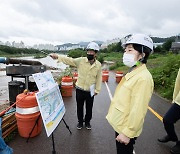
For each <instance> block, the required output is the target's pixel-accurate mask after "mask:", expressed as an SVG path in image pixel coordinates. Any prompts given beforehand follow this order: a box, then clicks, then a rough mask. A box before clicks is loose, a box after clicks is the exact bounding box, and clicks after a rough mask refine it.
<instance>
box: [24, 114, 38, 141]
mask: <svg viewBox="0 0 180 154" xmlns="http://www.w3.org/2000/svg"><path fill="white" fill-rule="evenodd" d="M40 117H41V114H39V116H38V118H37V119H36V122H35V124H34V126H33V128H32V130H31V132H30V133H29V136H28V138H27V140H26V142H27V143H28V141H29V138H30V136H31V134H32V132H33V130H34V128H35V127H36V125H38V121H39V118H40Z"/></svg>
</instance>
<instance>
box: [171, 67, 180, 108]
mask: <svg viewBox="0 0 180 154" xmlns="http://www.w3.org/2000/svg"><path fill="white" fill-rule="evenodd" d="M173 102H174V103H176V104H178V105H180V69H179V72H178V75H177V77H176V83H175V87H174V93H173Z"/></svg>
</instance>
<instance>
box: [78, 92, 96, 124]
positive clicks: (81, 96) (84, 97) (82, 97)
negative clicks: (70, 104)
mask: <svg viewBox="0 0 180 154" xmlns="http://www.w3.org/2000/svg"><path fill="white" fill-rule="evenodd" d="M93 101H94V96H93V97H91V95H90V92H87V91H83V90H80V89H76V102H77V117H78V121H79V123H83V119H84V102H86V115H85V123H89V122H90V120H91V118H92V108H93Z"/></svg>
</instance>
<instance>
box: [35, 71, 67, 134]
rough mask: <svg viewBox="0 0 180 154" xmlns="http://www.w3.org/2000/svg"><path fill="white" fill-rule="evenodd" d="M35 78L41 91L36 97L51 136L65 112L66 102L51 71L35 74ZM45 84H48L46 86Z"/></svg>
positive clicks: (46, 128)
mask: <svg viewBox="0 0 180 154" xmlns="http://www.w3.org/2000/svg"><path fill="white" fill-rule="evenodd" d="M46 73H47V74H46ZM33 78H34V80H35V82H36V84H37V85H38V89H39V92H37V93H36V99H37V102H38V106H39V109H40V112H41V116H42V120H43V124H44V127H45V130H46V133H47V136H48V137H49V136H50V135H51V133H52V132H53V131H54V130H55V129H56V127H57V126H58V124H59V123H60V121H61V120H62V118H63V116H64V114H65V111H66V110H65V106H64V102H63V99H62V96H61V93H60V90H59V86H58V85H57V83H55V81H54V79H53V77H52V75H50V74H49V72H44V73H37V74H33ZM44 82H46V83H44ZM44 85H46V88H45V87H44Z"/></svg>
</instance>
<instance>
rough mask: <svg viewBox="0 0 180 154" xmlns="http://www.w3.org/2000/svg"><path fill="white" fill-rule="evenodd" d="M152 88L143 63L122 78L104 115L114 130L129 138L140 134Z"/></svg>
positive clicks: (150, 79)
mask: <svg viewBox="0 0 180 154" xmlns="http://www.w3.org/2000/svg"><path fill="white" fill-rule="evenodd" d="M153 89H154V83H153V79H152V76H151V74H150V72H149V71H148V70H147V68H146V65H145V64H143V65H141V66H138V67H137V68H136V69H134V70H133V71H131V72H130V73H127V74H126V75H125V76H124V77H123V78H122V80H121V82H120V83H119V84H118V86H117V88H116V91H115V94H114V97H113V99H112V101H111V105H110V108H109V111H108V114H107V116H106V119H107V120H108V122H109V123H110V125H111V126H112V127H113V129H114V130H115V131H116V132H118V133H119V134H120V133H123V134H124V135H126V136H127V137H129V138H134V137H137V136H139V135H140V133H141V132H142V128H143V123H144V118H145V115H146V112H147V108H148V103H149V101H150V99H151V96H152V93H153Z"/></svg>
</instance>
